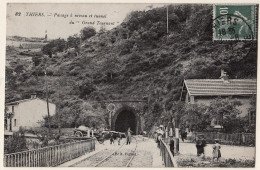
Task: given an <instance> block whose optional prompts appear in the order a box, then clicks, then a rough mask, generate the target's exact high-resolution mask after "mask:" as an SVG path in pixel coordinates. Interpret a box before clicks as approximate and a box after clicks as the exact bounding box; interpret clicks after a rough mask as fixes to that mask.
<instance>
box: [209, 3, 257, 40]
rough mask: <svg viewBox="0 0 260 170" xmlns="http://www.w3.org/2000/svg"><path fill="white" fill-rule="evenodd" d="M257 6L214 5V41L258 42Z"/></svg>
mask: <svg viewBox="0 0 260 170" xmlns="http://www.w3.org/2000/svg"><path fill="white" fill-rule="evenodd" d="M257 10H258V6H257V5H241V4H240V5H214V7H213V20H214V21H213V41H214V40H234V41H238V40H256V39H257V38H256V37H257V16H256V15H257Z"/></svg>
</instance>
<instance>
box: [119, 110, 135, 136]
mask: <svg viewBox="0 0 260 170" xmlns="http://www.w3.org/2000/svg"><path fill="white" fill-rule="evenodd" d="M136 127H137V118H136V115H135V114H134V113H133V112H132V111H129V110H122V111H121V112H120V113H119V114H118V116H117V117H116V121H115V131H118V132H126V131H127V130H128V128H130V129H131V131H133V134H135V133H136Z"/></svg>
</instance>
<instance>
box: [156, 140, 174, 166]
mask: <svg viewBox="0 0 260 170" xmlns="http://www.w3.org/2000/svg"><path fill="white" fill-rule="evenodd" d="M160 155H161V156H162V161H163V162H164V166H165V167H177V163H176V162H175V160H174V158H173V155H172V153H171V151H170V148H169V146H167V144H166V143H165V142H164V141H163V139H161V140H160Z"/></svg>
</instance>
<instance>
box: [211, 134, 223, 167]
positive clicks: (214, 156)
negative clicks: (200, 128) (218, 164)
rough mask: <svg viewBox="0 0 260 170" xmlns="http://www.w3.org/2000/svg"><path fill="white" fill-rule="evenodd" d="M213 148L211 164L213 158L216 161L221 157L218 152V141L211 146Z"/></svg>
mask: <svg viewBox="0 0 260 170" xmlns="http://www.w3.org/2000/svg"><path fill="white" fill-rule="evenodd" d="M212 147H213V152H212V156H213V162H214V160H215V158H217V161H218V160H219V158H220V157H221V152H220V148H221V147H220V144H219V140H217V139H216V140H215V145H213V146H212Z"/></svg>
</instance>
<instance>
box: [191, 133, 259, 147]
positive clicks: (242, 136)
mask: <svg viewBox="0 0 260 170" xmlns="http://www.w3.org/2000/svg"><path fill="white" fill-rule="evenodd" d="M198 134H201V135H203V136H204V137H205V138H206V140H207V142H209V143H214V140H215V139H219V140H220V141H221V144H226V145H247V146H255V134H253V133H231V134H229V133H220V132H195V133H194V135H193V136H192V137H191V138H190V140H191V141H192V140H194V139H195V136H196V135H198Z"/></svg>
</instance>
